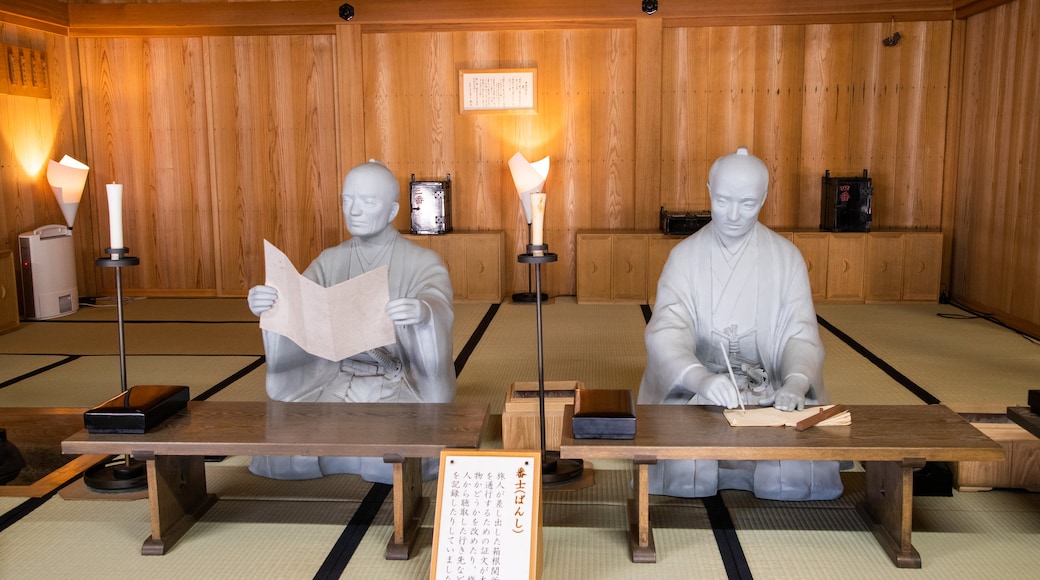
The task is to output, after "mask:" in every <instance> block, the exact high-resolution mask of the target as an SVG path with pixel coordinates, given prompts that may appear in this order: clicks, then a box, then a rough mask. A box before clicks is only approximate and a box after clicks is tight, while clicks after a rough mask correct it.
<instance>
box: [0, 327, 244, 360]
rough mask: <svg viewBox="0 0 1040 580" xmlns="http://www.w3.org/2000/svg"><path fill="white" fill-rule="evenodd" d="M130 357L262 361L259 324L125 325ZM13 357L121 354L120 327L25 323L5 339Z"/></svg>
mask: <svg viewBox="0 0 1040 580" xmlns="http://www.w3.org/2000/svg"><path fill="white" fill-rule="evenodd" d="M124 346H125V348H126V354H128V355H131V354H164V353H171V352H172V353H177V354H220V355H242V354H252V355H262V354H264V344H263V340H262V339H261V336H260V325H259V324H258V323H257V322H255V321H254V322H237V323H209V324H207V323H184V322H158V323H149V322H145V323H142V322H136V323H126V324H124ZM0 352H3V353H8V354H19V353H24V354H68V355H77V354H78V355H90V354H119V325H118V324H115V323H112V322H24V323H22V324H21V325H20V326H19V327H18V328H17V329H16V330H15V331H14V332H9V333H7V334H3V335H0Z"/></svg>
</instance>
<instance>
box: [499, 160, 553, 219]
mask: <svg viewBox="0 0 1040 580" xmlns="http://www.w3.org/2000/svg"><path fill="white" fill-rule="evenodd" d="M509 173H511V174H512V175H513V184H514V185H515V186H516V194H517V195H519V196H520V203H521V205H523V206H524V216H525V217H527V223H531V217H532V216H531V194H532V193H538V192H540V191H541V190H542V186H543V185H545V179H546V177H548V176H549V157H548V156H546V157H545V159H542V160H540V161H535V162H534V163H531V162H530V161H528V160H527V158H526V157H524V156H523V155H521V154H520V152H519V151H518V152H517V153H515V154H514V155H513V156H512V157H510V158H509Z"/></svg>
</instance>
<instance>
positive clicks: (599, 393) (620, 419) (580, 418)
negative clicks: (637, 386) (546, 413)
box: [571, 389, 636, 439]
mask: <svg viewBox="0 0 1040 580" xmlns="http://www.w3.org/2000/svg"><path fill="white" fill-rule="evenodd" d="M571 429H572V431H573V432H574V438H575V439H632V438H634V437H635V436H636V407H635V402H634V401H633V400H632V391H627V390H614V389H577V390H576V391H575V392H574V419H573V421H572V423H571Z"/></svg>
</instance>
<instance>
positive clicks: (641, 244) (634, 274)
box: [610, 234, 647, 304]
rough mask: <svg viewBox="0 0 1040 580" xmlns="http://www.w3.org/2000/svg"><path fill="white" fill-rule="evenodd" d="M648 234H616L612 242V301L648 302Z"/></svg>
mask: <svg viewBox="0 0 1040 580" xmlns="http://www.w3.org/2000/svg"><path fill="white" fill-rule="evenodd" d="M646 247H647V241H646V235H641V234H631V235H629V234H615V235H614V236H613V239H612V240H611V244H610V299H611V302H635V303H636V304H645V303H646V285H647V282H646Z"/></svg>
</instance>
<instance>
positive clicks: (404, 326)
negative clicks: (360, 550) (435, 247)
mask: <svg viewBox="0 0 1040 580" xmlns="http://www.w3.org/2000/svg"><path fill="white" fill-rule="evenodd" d="M399 193H400V186H399V184H398V182H397V179H396V178H395V177H394V175H393V173H391V172H390V170H389V169H387V168H386V166H384V165H383V164H381V163H379V162H378V161H375V160H370V161H369V162H367V163H363V164H361V165H358V166H357V167H354V168H353V169H351V170H350V172H348V173H347V176H346V178H345V179H344V182H343V192H342V201H343V216H344V218H345V219H346V225H347V229H348V230H349V232H350V234H351V238H350V239H349V240H347V241H345V242H343V243H341V244H339V245H337V246H335V247H332V248H329V249H327V250H325V251H324V252H322V253H321V255H319V256H318V257H317V258H316V259H315V260H314V261H313V262H312V263H311V264H310V266H309V267H308V268H307V269H306V270H305V271H304V273H303V278H306V279H307V280H310V281H313V282H315V283H317V285H319V286H321V287H325V288H329V289H330V290H336V289H337V288H338V285H340V284H342V283H346V281H348V280H349V281H350V283H355V282H358V283H360V282H362V280H363V279H364V278H363V277H364V276H365V275H366V274H369V275H373V276H377V277H378V276H385V278H386V280H385V281H383V280H379V282H382V285H383V286H384V287H385V289H384V290H382V292H383V293H384V294H383V295H384V296H387V298H388V300H386V299H384V301H383V304H385V306H381V308H382V309H383V310H384V311H385V317H384V318H385V319H387V320H388V323H387V325H388V328H390V334H389V335H388V336H387V338H388V342H386V343H383V344H380V345H378V346H374V347H371V348H368V349H366V350H363V351H360V352H356V353H354V354H350V355H347V356H345V357H344V358H342V359H339V360H329V359H328V358H323V357H322V356H318V355H316V354H312V353H311V352H308V351H307V350H305V349H304V348H303V347H302V346H301V344H298V343H297V342H294V341H293V340H290V339H289V338H287V337H286V336H284V335H283V334H278V333H275V332H273V331H270V330H264V331H263V338H264V351H265V353H266V356H267V394H268V396H270V397H271V398H272V399H274V400H278V401H317V402H357V403H369V402H372V403H375V402H383V403H392V402H409V403H414V402H427V403H443V402H450V401H452V400H454V398H455V386H456V385H455V367H454V362H453V360H452V356H453V352H452V334H451V332H452V323H453V322H454V317H455V314H454V310H453V304H452V288H451V280H450V279H449V277H448V271H447V269H446V268H445V266H444V262H443V261H442V260H441V258H440V256H438V255H437V254H436V253H434V252H433V251H431V250H428V249H426V248H422V247H420V246H418V245H416V244H414V243H412V242H410V241H408V240H407V239H405V238H404V237H403V236H401V234H400V233H398V232H397V230H395V229H394V228H393V227H392V222H393V219H394V216H396V215H397V212H398V210H399V204H398V197H399ZM269 251H270V250H269ZM271 263H272V262H271V261H270V260H269V261H268V264H269V266H268V268H269V270H270V264H271ZM270 279H271V272H270V271H269V272H268V280H270ZM378 286H379V285H378V284H374V285H370V284H363V288H365V289H366V292H367V291H372V289H373V288H375V289H376V290H375V291H376V292H378V291H379V289H378ZM334 287H335V288H334ZM293 290H294V291H295V289H293ZM283 294H285V295H287V296H295V293H294V292H293V293H291V292H289V291H288V290H286V291H285V292H283ZM303 295H306V294H303ZM279 298H280V293H279V291H278V290H277V289H276V288H275V287H273V286H270V285H266V284H265V285H259V286H254V287H253V288H251V289H250V290H249V298H248V300H249V309H250V310H251V311H252V312H253V313H254V314H256V315H257V316H261V327H264V320H265V317H275V316H276V315H277V314H278V311H279V309H280V308H292V309H294V310H295V309H305V308H306V307H308V306H309V305H308V304H282V303H280V301H279ZM287 299H288V298H287ZM369 300H371V298H369ZM344 308H346V306H344ZM355 308H357V307H356V306H355ZM332 310H333V311H334V312H335V308H333V309H332ZM347 310H349V308H347ZM369 314H371V313H369ZM332 316H333V317H335V314H333V315H332ZM331 322H332V325H334V326H336V327H338V328H337V329H335V330H339V331H342V330H344V329H345V330H347V331H348V332H345V333H343V332H341V334H344V335H367V336H368V337H369V338H370V339H371V337H372V336H384V335H381V334H379V333H378V329H377V328H375V327H376V326H378V325H377V324H374V323H373V324H365V325H360V326H359V325H358V324H357V323H356V321H355V320H353V319H346V320H332V321H331ZM347 338H349V336H348V337H347ZM375 341H376V342H377V343H379V342H381V341H382V339H379V338H376V339H375ZM300 342H301V343H303V341H302V340H301V341H300ZM361 348H365V347H361ZM312 350H314V349H312ZM351 350H352V349H350V348H349V347H348V348H347V350H346V351H344V352H351ZM325 356H328V355H327V354H326V355H325ZM436 469H437V461H436V459H434V460H433V461H429V462H427V461H424V462H423V472H424V478H427V479H428V478H432V477H435V476H436ZM250 470H251V471H252V472H253V473H255V474H257V475H263V476H266V477H273V478H278V479H309V478H315V477H321V476H322V475H327V474H330V473H357V474H359V475H361V476H362V477H363V478H364V479H366V480H368V481H377V482H382V483H392V469H391V465H390V464H387V463H384V462H383V460H382V458H378V457H374V458H358V457H321V458H318V457H260V456H257V457H254V458H253V461H252V463H251V464H250Z"/></svg>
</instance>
